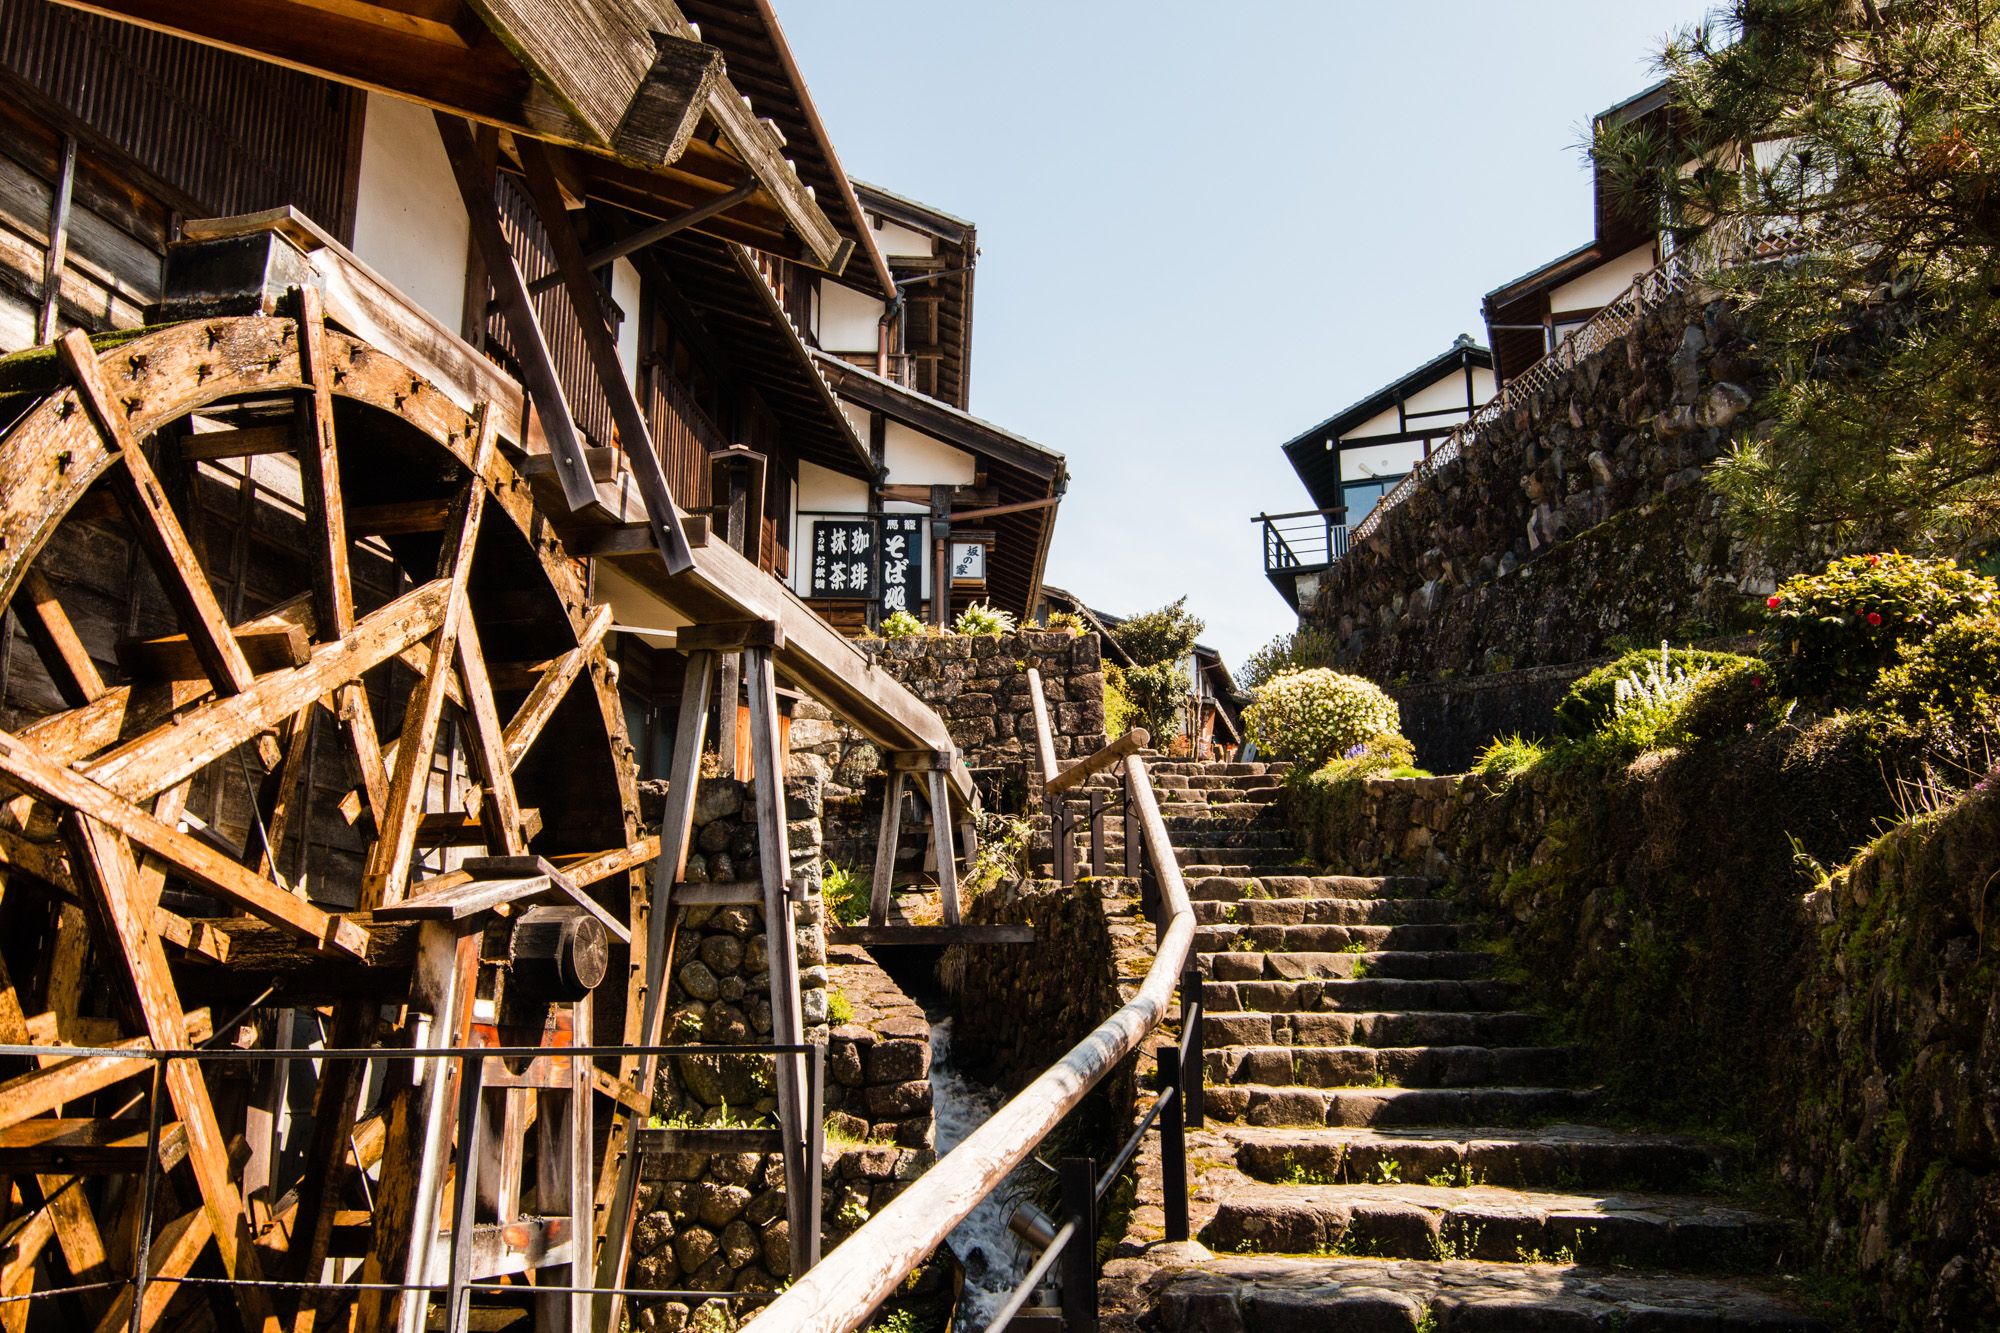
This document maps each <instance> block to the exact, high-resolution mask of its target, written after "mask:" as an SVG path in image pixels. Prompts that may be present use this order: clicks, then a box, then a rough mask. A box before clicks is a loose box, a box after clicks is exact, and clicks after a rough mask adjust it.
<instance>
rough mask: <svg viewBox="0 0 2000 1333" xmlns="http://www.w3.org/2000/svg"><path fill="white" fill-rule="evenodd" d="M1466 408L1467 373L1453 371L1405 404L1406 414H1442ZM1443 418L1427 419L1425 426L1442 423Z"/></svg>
mask: <svg viewBox="0 0 2000 1333" xmlns="http://www.w3.org/2000/svg"><path fill="white" fill-rule="evenodd" d="M1464 406H1465V372H1464V371H1463V370H1453V371H1452V372H1451V374H1449V375H1447V376H1445V377H1444V378H1443V379H1441V380H1439V381H1438V382H1437V383H1436V384H1433V385H1431V386H1430V387H1429V388H1427V389H1419V390H1417V391H1416V392H1415V393H1413V394H1411V395H1410V396H1409V398H1408V399H1407V400H1405V401H1404V403H1403V410H1404V411H1405V412H1441V411H1446V410H1449V409H1451V408H1461V409H1462V408H1464ZM1442 419H1443V418H1441V417H1427V418H1425V420H1424V424H1425V425H1429V424H1431V423H1432V422H1436V421H1441V420H1442Z"/></svg>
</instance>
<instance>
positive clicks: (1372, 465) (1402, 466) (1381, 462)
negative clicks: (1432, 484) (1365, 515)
mask: <svg viewBox="0 0 2000 1333" xmlns="http://www.w3.org/2000/svg"><path fill="white" fill-rule="evenodd" d="M1423 456H1424V442H1423V441H1422V440H1405V441H1403V442H1402V443H1400V444H1376V445H1370V446H1368V447H1366V448H1362V449H1348V450H1343V451H1342V452H1341V455H1340V479H1341V480H1342V481H1360V480H1362V479H1363V478H1365V477H1400V476H1402V475H1403V474H1404V473H1405V472H1408V471H1409V470H1410V469H1411V468H1413V467H1415V466H1416V465H1417V464H1418V463H1419V462H1421V461H1422V460H1423ZM1350 517H1352V518H1355V519H1359V518H1360V515H1359V514H1355V515H1351V516H1350Z"/></svg>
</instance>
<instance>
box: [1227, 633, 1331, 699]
mask: <svg viewBox="0 0 2000 1333" xmlns="http://www.w3.org/2000/svg"><path fill="white" fill-rule="evenodd" d="M1338 643H1339V640H1338V639H1336V638H1335V636H1334V635H1332V634H1329V633H1327V632H1326V631H1325V630H1321V629H1314V628H1313V627H1312V626H1310V625H1301V626H1299V627H1298V629H1296V630H1294V631H1293V632H1292V633H1290V634H1280V635H1279V636H1278V637H1277V638H1275V639H1273V640H1271V641H1270V642H1269V643H1267V644H1265V645H1264V646H1263V647H1262V648H1259V649H1258V650H1257V651H1256V652H1254V653H1252V654H1250V660H1249V661H1247V662H1245V663H1244V664H1243V669H1242V670H1240V671H1238V672H1237V673H1236V685H1237V688H1238V689H1244V690H1254V689H1256V688H1257V687H1258V686H1260V685H1262V684H1263V683H1264V682H1265V681H1267V680H1269V679H1271V677H1273V676H1275V675H1277V674H1278V673H1279V672H1280V671H1303V670H1307V669H1309V668H1312V667H1330V666H1332V665H1333V656H1334V649H1335V648H1336V647H1337V646H1338Z"/></svg>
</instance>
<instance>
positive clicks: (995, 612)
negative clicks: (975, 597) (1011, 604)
mask: <svg viewBox="0 0 2000 1333" xmlns="http://www.w3.org/2000/svg"><path fill="white" fill-rule="evenodd" d="M952 628H953V629H954V630H956V631H957V632H958V633H960V634H966V635H973V634H1012V633H1013V632H1014V617H1013V615H1012V614H1010V613H1009V612H1006V611H1002V610H1001V609H1000V608H999V607H997V606H988V605H987V604H986V603H984V602H974V603H973V604H972V605H971V606H968V607H966V608H965V609H964V610H963V611H960V612H959V613H958V619H957V621H955V622H954V623H953V624H952Z"/></svg>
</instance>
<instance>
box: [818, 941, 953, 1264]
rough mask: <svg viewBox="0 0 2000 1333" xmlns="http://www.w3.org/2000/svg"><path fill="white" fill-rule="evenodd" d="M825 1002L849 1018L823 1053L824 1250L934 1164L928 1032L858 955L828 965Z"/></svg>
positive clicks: (841, 955) (842, 953)
mask: <svg viewBox="0 0 2000 1333" xmlns="http://www.w3.org/2000/svg"><path fill="white" fill-rule="evenodd" d="M827 990H828V994H830V995H833V996H837V997H838V998H839V1000H841V1001H844V1002H845V1003H846V1004H847V1005H848V1006H849V1007H850V1010H851V1012H850V1013H849V1014H848V1016H847V1021H846V1022H844V1023H842V1024H840V1025H839V1026H837V1027H835V1028H834V1029H833V1034H832V1040H831V1041H830V1042H829V1043H828V1045H827V1050H826V1074H827V1084H826V1109H827V1117H826V1128H827V1133H828V1134H829V1135H839V1136H841V1138H842V1139H844V1140H849V1141H852V1142H839V1141H836V1142H835V1143H834V1144H833V1145H832V1146H831V1147H830V1150H829V1153H828V1157H827V1159H826V1164H825V1179H824V1180H823V1182H822V1217H823V1218H824V1221H825V1230H824V1232H823V1233H822V1234H823V1236H824V1243H825V1245H826V1246H827V1247H828V1248H831V1247H833V1246H834V1245H837V1244H839V1243H840V1242H841V1241H842V1240H844V1239H846V1237H847V1236H848V1235H849V1234H850V1233H851V1232H853V1231H854V1229H855V1228H856V1227H858V1226H860V1225H861V1224H862V1223H863V1222H865V1221H867V1220H868V1218H869V1217H871V1216H872V1215H873V1214H874V1213H875V1210H877V1209H878V1208H880V1207H882V1205H883V1204H886V1203H887V1202H889V1200H891V1199H893V1198H895V1197H896V1196H897V1195H898V1194H900V1193H902V1192H903V1190H904V1188H905V1187H906V1186H907V1185H908V1184H909V1182H911V1181H912V1180H915V1179H916V1178H917V1177H918V1176H920V1175H922V1174H923V1173H924V1172H925V1171H927V1170H929V1169H930V1167H931V1164H932V1163H933V1162H935V1161H936V1160H937V1153H936V1152H935V1151H934V1148H935V1145H936V1143H937V1119H936V1116H935V1115H934V1114H933V1111H932V1107H931V1084H930V1072H931V1041H930V1037H931V1025H930V1020H929V1018H927V1017H926V1016H925V1015H924V1011H923V1008H922V1006H920V1005H918V1004H917V1003H916V1001H914V1000H912V999H910V998H909V997H908V996H907V995H905V994H904V993H903V991H902V988H901V987H899V986H897V985H896V983H895V982H894V981H893V980H891V979H890V977H889V974H888V973H886V972H884V971H883V970H882V969H881V968H880V967H877V966H876V965H875V960H874V959H872V958H870V957H869V956H868V953H867V951H866V950H864V949H860V948H857V947H855V946H853V945H836V946H834V948H833V949H832V950H831V951H830V952H829V954H828V956H827Z"/></svg>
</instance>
